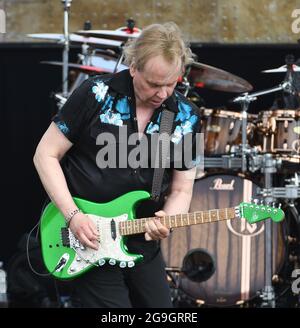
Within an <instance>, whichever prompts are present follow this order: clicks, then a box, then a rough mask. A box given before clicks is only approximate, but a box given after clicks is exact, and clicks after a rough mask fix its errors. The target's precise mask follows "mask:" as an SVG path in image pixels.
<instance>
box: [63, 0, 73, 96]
mask: <svg viewBox="0 0 300 328" xmlns="http://www.w3.org/2000/svg"><path fill="white" fill-rule="evenodd" d="M61 2H62V3H63V5H64V50H63V72H62V86H63V92H62V95H63V96H64V97H68V63H69V50H70V40H69V11H70V7H71V2H72V0H61Z"/></svg>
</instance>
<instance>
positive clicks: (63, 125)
mask: <svg viewBox="0 0 300 328" xmlns="http://www.w3.org/2000/svg"><path fill="white" fill-rule="evenodd" d="M56 126H57V127H58V128H59V130H60V131H61V132H62V133H63V134H65V135H67V134H68V133H69V128H68V127H67V125H66V123H65V122H63V121H58V122H56Z"/></svg>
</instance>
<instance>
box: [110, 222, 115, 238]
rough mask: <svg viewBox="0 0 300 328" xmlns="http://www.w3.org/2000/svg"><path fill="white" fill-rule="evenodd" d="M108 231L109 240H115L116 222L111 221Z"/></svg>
mask: <svg viewBox="0 0 300 328" xmlns="http://www.w3.org/2000/svg"><path fill="white" fill-rule="evenodd" d="M110 229H111V238H112V239H113V240H116V238H117V229H116V221H115V220H114V219H112V220H111V221H110Z"/></svg>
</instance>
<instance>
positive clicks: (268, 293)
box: [260, 154, 276, 308]
mask: <svg viewBox="0 0 300 328" xmlns="http://www.w3.org/2000/svg"><path fill="white" fill-rule="evenodd" d="M262 172H263V173H264V175H265V188H266V189H267V190H270V189H271V188H272V174H273V173H275V172H276V168H275V165H274V160H273V158H272V154H265V155H264V166H263V168H262ZM264 200H265V204H271V203H272V202H273V200H274V199H273V197H272V196H271V195H269V194H266V195H265V196H264ZM264 224H265V286H264V288H263V290H262V293H261V295H260V296H261V298H262V304H261V307H271V308H274V307H275V292H274V288H273V286H272V275H273V272H272V271H273V241H272V231H273V229H272V221H271V220H267V221H265V223H264Z"/></svg>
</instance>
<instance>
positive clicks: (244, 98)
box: [232, 80, 292, 172]
mask: <svg viewBox="0 0 300 328" xmlns="http://www.w3.org/2000/svg"><path fill="white" fill-rule="evenodd" d="M291 83H292V82H291V81H290V80H287V81H284V82H282V83H281V84H279V85H278V86H277V87H274V88H270V89H266V90H262V91H258V92H254V93H251V94H248V92H246V93H244V94H242V95H240V96H238V97H236V98H234V99H233V100H232V101H233V102H234V103H240V104H241V107H242V149H241V152H242V154H241V155H242V171H243V172H245V171H246V170H247V158H246V155H247V154H249V153H250V152H251V149H250V148H249V147H248V145H247V116H248V109H249V105H250V103H251V102H252V101H254V100H256V99H257V97H258V96H262V95H265V94H269V93H272V92H276V91H280V90H284V91H286V92H290V90H291Z"/></svg>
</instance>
